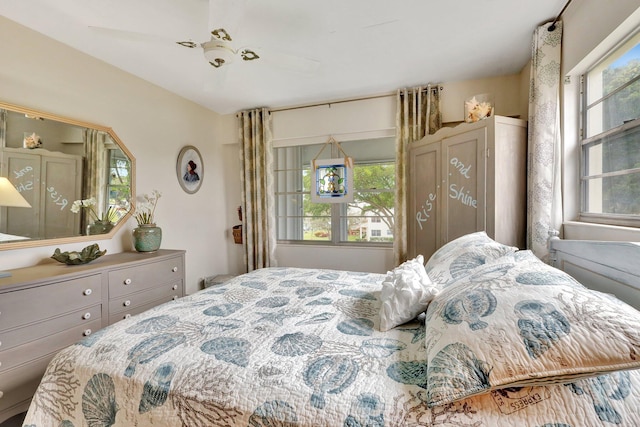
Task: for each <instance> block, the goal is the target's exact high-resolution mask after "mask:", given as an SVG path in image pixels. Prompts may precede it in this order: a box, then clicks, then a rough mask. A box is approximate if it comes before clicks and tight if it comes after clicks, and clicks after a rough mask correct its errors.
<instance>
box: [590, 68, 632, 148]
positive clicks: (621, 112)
mask: <svg viewBox="0 0 640 427" xmlns="http://www.w3.org/2000/svg"><path fill="white" fill-rule="evenodd" d="M638 68H639V69H640V65H639V66H638ZM638 117H640V80H638V81H636V82H634V83H632V84H631V85H630V86H627V87H626V88H624V89H623V90H621V91H620V92H617V93H615V94H614V95H612V96H611V97H609V98H605V99H604V100H601V101H599V102H598V103H597V104H595V105H593V106H591V108H589V109H588V110H587V123H588V126H587V138H590V137H592V136H595V135H598V134H600V133H602V132H606V131H608V130H611V129H613V128H617V127H618V126H622V125H623V124H624V123H626V122H629V121H632V120H635V119H637V118H638Z"/></svg>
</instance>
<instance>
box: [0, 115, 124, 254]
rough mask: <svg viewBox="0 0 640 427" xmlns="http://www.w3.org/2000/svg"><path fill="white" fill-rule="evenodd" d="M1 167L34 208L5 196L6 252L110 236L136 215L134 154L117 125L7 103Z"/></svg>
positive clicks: (0, 124)
mask: <svg viewBox="0 0 640 427" xmlns="http://www.w3.org/2000/svg"><path fill="white" fill-rule="evenodd" d="M0 164H1V167H0V176H3V177H6V178H8V179H9V181H10V182H11V183H12V184H13V185H14V186H15V188H16V189H17V190H18V192H19V193H20V195H22V196H23V197H24V199H25V200H26V201H27V202H28V203H29V204H30V205H31V207H30V208H25V207H7V206H3V203H2V200H0V249H4V247H2V246H6V245H7V244H10V243H19V242H22V243H25V242H43V243H42V244H50V243H51V242H50V239H69V238H75V237H81V236H96V237H100V236H97V235H104V236H102V237H106V235H108V234H109V233H110V232H111V231H112V230H114V229H117V226H118V225H119V224H121V223H123V222H124V221H123V218H125V217H126V216H127V215H129V214H130V210H131V201H132V200H133V196H134V194H133V173H134V171H133V167H134V159H133V157H132V156H131V154H130V153H129V152H128V151H127V150H126V147H124V145H123V144H122V143H121V141H120V140H119V139H118V137H117V135H115V133H114V132H113V131H112V130H111V129H110V128H105V127H101V126H97V125H92V124H89V123H84V122H77V121H73V120H70V119H64V118H60V117H56V116H53V115H49V114H45V113H39V112H36V111H32V110H27V109H23V108H21V107H15V106H11V105H8V104H1V103H0ZM71 240H73V239H71ZM64 241H65V242H66V241H68V240H64ZM33 245H34V244H28V245H23V246H33Z"/></svg>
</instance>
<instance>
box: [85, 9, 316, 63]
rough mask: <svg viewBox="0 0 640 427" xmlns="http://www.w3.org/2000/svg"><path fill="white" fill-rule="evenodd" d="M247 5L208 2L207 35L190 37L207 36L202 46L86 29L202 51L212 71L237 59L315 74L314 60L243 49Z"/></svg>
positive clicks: (191, 41) (161, 37)
mask: <svg viewBox="0 0 640 427" xmlns="http://www.w3.org/2000/svg"><path fill="white" fill-rule="evenodd" d="M249 3H250V0H208V21H207V29H206V32H205V31H201V30H197V29H196V30H195V32H196V33H197V34H193V35H192V37H196V36H198V35H199V34H202V35H205V34H206V35H208V36H209V38H208V40H206V41H204V42H198V41H195V40H194V39H193V38H188V39H182V40H180V39H177V40H176V39H175V38H174V39H170V38H168V37H167V36H166V35H158V34H146V33H140V32H135V31H129V30H122V29H115V28H110V27H101V26H89V28H91V30H92V31H96V32H102V33H104V34H107V35H108V36H109V37H117V38H120V39H125V40H130V41H136V42H142V43H151V42H155V43H158V42H161V43H165V45H168V43H171V44H173V45H174V46H175V45H176V44H177V45H179V46H181V47H184V48H188V49H202V53H203V56H204V59H205V61H207V63H208V64H210V65H211V66H212V67H214V68H215V69H220V68H225V69H226V68H227V67H223V66H226V65H229V64H231V63H233V62H234V60H236V58H239V59H240V60H241V61H242V62H253V61H257V60H258V59H260V62H263V61H264V63H265V64H266V63H268V64H269V65H273V66H276V67H278V68H281V69H284V70H286V71H290V72H295V73H301V74H313V73H315V72H316V71H317V69H318V68H319V66H320V62H319V61H317V60H315V59H312V58H309V57H307V56H300V55H298V54H292V53H287V52H284V51H282V50H280V49H271V48H269V47H266V46H260V47H258V48H254V47H247V45H244V43H243V41H244V39H242V37H241V35H242V34H241V33H242V28H238V27H241V21H242V20H243V19H242V18H243V17H244V16H245V14H246V11H247V9H248V4H249ZM202 30H204V28H203V29H202ZM232 34H233V36H232ZM239 35H240V36H239ZM237 36H238V37H237ZM238 39H242V41H240V43H238ZM196 40H197V39H196ZM238 45H240V46H238ZM221 71H222V70H221ZM221 74H224V73H221Z"/></svg>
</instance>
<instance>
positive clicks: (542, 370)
mask: <svg viewBox="0 0 640 427" xmlns="http://www.w3.org/2000/svg"><path fill="white" fill-rule="evenodd" d="M423 262H424V260H423V257H422V256H418V257H416V258H415V259H412V260H410V261H407V262H405V263H404V264H402V265H401V266H399V267H397V268H396V269H394V270H393V271H390V272H389V273H388V274H387V276H386V278H385V280H384V282H383V283H382V291H381V301H382V305H381V309H380V330H381V331H386V330H389V329H392V328H394V327H396V326H398V325H401V324H402V323H405V322H407V321H410V320H413V319H415V318H416V317H417V316H418V315H419V314H421V313H423V312H425V311H426V315H425V322H426V323H425V328H426V330H425V334H426V339H425V347H426V367H425V372H426V375H425V379H424V382H423V383H422V385H421V386H422V387H424V388H425V389H426V391H427V402H428V404H429V406H436V405H445V404H448V403H451V402H454V401H457V400H460V399H464V398H467V397H470V396H473V395H477V394H482V393H486V392H488V391H490V390H498V389H503V388H510V387H524V386H537V385H549V384H566V383H569V382H572V381H575V380H577V379H579V378H585V377H594V376H599V375H603V374H607V373H613V372H616V373H615V374H613V375H620V374H621V373H624V371H626V370H631V369H638V368H640V328H638V325H640V312H639V311H637V310H635V309H634V308H633V307H631V306H629V305H627V304H625V303H624V302H622V301H620V300H618V299H616V298H615V297H613V296H611V295H608V294H603V293H600V292H597V291H594V290H591V289H587V288H586V287H585V286H583V285H582V284H580V283H579V282H577V281H576V280H575V279H573V278H572V277H571V276H569V275H568V274H566V273H565V272H563V271H561V270H558V269H556V268H554V267H551V266H549V265H548V264H545V263H544V262H542V261H540V260H539V259H538V258H537V257H536V256H535V255H533V253H531V252H530V251H527V250H522V251H519V250H518V249H517V248H515V247H511V246H506V245H503V244H500V243H497V242H495V241H494V240H492V239H491V238H489V237H488V236H487V235H486V234H485V233H484V232H478V233H472V234H468V235H465V236H463V237H460V238H458V239H456V240H454V241H452V242H449V243H447V244H446V245H445V246H443V247H442V248H440V249H438V251H437V252H436V253H434V254H433V256H432V257H431V258H430V259H429V261H428V262H427V263H426V265H424V266H423ZM623 397H624V396H621V398H623Z"/></svg>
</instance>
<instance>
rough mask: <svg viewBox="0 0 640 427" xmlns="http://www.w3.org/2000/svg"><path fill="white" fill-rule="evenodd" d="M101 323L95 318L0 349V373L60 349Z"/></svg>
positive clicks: (91, 331) (90, 331)
mask: <svg viewBox="0 0 640 427" xmlns="http://www.w3.org/2000/svg"><path fill="white" fill-rule="evenodd" d="M101 323H102V321H101V319H96V320H93V321H90V322H88V323H86V324H81V325H79V326H75V327H73V328H70V329H67V330H66V331H63V332H58V333H57V334H52V335H49V336H47V337H46V338H42V339H39V340H36V341H30V342H28V343H26V344H22V345H19V346H16V347H13V348H12V349H9V350H6V351H0V363H2V365H0V373H2V372H4V371H6V370H8V369H11V368H14V367H16V366H19V365H21V364H23V363H25V361H27V360H29V359H33V358H37V357H41V356H45V355H47V354H52V353H55V352H57V351H59V350H62V349H63V348H65V347H67V346H69V345H71V344H74V343H76V342H78V341H80V340H81V339H83V338H84V337H86V336H88V335H90V334H92V333H93V332H95V331H97V330H99V329H100V326H101Z"/></svg>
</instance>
